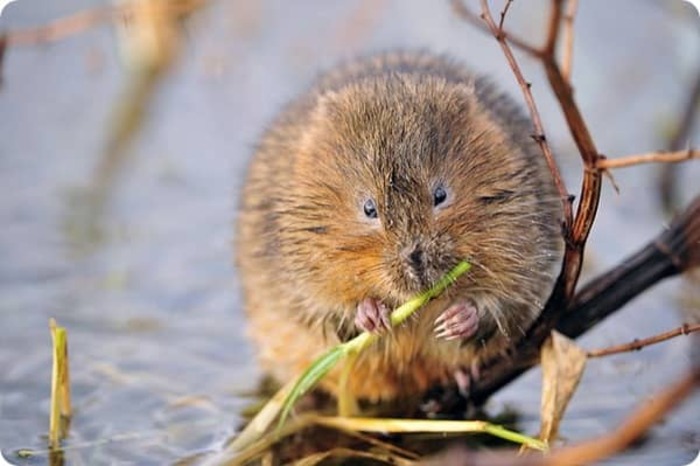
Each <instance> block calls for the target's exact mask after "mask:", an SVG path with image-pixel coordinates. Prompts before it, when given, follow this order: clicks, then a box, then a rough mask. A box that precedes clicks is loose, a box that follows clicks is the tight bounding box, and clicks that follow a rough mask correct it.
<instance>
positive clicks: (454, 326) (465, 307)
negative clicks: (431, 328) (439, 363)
mask: <svg viewBox="0 0 700 466" xmlns="http://www.w3.org/2000/svg"><path fill="white" fill-rule="evenodd" d="M478 328H479V317H478V315H477V311H476V306H475V305H474V304H473V303H471V302H470V301H460V302H458V303H455V304H453V305H452V306H450V307H448V308H447V309H445V310H444V311H443V313H442V314H440V315H439V316H438V318H437V319H435V337H437V338H443V339H445V340H456V339H458V338H459V339H466V338H470V337H472V336H474V334H475V333H476V331H477V330H478Z"/></svg>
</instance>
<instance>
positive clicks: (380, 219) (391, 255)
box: [285, 74, 551, 303]
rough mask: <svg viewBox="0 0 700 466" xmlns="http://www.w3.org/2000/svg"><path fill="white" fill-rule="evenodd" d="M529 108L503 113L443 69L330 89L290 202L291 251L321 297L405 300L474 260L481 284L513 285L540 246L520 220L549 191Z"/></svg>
mask: <svg viewBox="0 0 700 466" xmlns="http://www.w3.org/2000/svg"><path fill="white" fill-rule="evenodd" d="M518 118H519V117H514V118H513V121H508V120H504V119H502V118H496V117H495V116H494V115H493V114H492V113H491V112H490V111H488V110H486V109H485V108H484V107H483V105H482V103H481V102H480V101H479V98H478V95H477V91H476V89H475V86H474V85H467V84H464V83H454V82H448V81H447V80H445V79H442V78H428V77H415V76H411V75H402V74H393V75H387V76H382V77H378V78H375V77H371V78H367V79H365V80H362V81H359V82H354V83H352V84H349V85H347V86H345V87H342V88H340V89H339V90H333V91H327V92H323V93H321V94H320V95H319V96H318V97H317V100H316V101H315V102H314V103H313V110H312V111H311V112H310V117H309V121H307V122H306V125H305V127H304V131H303V136H302V140H301V143H300V155H299V157H298V158H297V159H296V165H295V166H294V167H293V168H292V169H293V171H294V176H293V177H292V179H293V183H294V184H293V186H291V187H290V189H291V190H292V191H293V193H294V196H291V197H290V199H291V200H290V205H289V206H287V213H290V217H289V218H290V222H291V221H292V219H293V224H290V226H289V228H290V230H293V231H290V232H289V233H288V234H289V235H290V240H289V241H288V244H287V245H286V247H288V250H287V251H286V252H287V254H290V255H291V256H295V255H296V256H297V257H298V258H299V260H300V266H299V267H298V270H299V273H304V276H306V277H308V282H309V284H310V285H311V284H314V285H315V288H314V290H315V293H316V294H317V296H315V297H313V298H320V299H326V300H327V301H328V302H332V300H333V299H335V300H336V301H347V303H356V302H358V301H359V300H361V299H363V298H365V297H368V296H373V297H377V298H379V299H382V300H384V301H386V302H389V303H392V302H393V303H398V302H401V301H404V300H405V299H407V298H408V297H409V296H411V295H413V294H415V293H418V292H420V291H422V290H424V289H426V288H428V287H429V286H430V285H432V284H434V283H435V282H436V281H437V280H438V279H439V278H440V277H442V276H443V275H444V274H445V272H447V271H448V270H449V269H450V268H452V267H453V266H455V265H456V264H457V263H458V262H459V261H460V260H462V259H467V260H470V261H472V262H473V263H474V265H476V267H475V268H474V269H473V271H472V272H470V274H469V279H468V282H470V283H471V285H470V286H473V287H478V288H485V289H488V288H491V289H496V288H499V289H501V288H504V287H508V286H510V285H512V283H511V282H513V278H514V277H511V276H510V275H512V274H514V273H515V272H514V270H515V268H513V267H511V266H509V263H514V262H517V261H520V263H521V264H522V261H527V260H529V259H530V258H531V257H530V256H528V254H530V255H531V256H533V257H534V255H537V254H538V253H537V252H536V250H535V249H534V248H536V243H537V242H538V239H537V238H533V237H531V236H532V233H528V234H524V235H523V234H521V232H520V231H519V225H521V222H537V221H540V220H541V219H538V218H537V216H536V215H534V214H533V210H534V209H537V203H538V202H539V198H541V197H542V196H540V194H541V193H542V192H543V191H547V192H548V193H549V191H548V190H549V187H542V186H541V180H540V176H539V175H536V174H534V173H535V172H536V170H537V167H536V166H535V164H532V163H531V161H529V160H528V158H529V156H528V155H526V154H528V153H531V148H525V147H521V146H520V145H519V144H522V145H530V144H533V143H532V141H531V139H530V138H529V134H527V130H525V129H524V128H526V126H525V125H524V124H521V122H520V121H519V120H518ZM513 131H516V132H518V131H519V132H520V133H522V134H515V135H514V134H512V132H513ZM545 184H547V181H546V182H545ZM549 184H550V185H551V181H550V182H549ZM529 230H532V228H529ZM285 243H287V242H285ZM305 258H310V259H311V261H312V262H313V263H312V264H309V263H308V262H307V260H306V259H305ZM532 265H536V264H532ZM303 267H306V268H307V269H308V268H309V267H310V269H308V270H307V272H304V271H303V270H302V269H303ZM509 274H510V275H509Z"/></svg>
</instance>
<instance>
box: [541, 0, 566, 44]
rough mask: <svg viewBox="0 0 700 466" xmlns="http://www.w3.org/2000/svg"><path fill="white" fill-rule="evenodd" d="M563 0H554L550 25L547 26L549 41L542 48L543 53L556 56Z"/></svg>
mask: <svg viewBox="0 0 700 466" xmlns="http://www.w3.org/2000/svg"><path fill="white" fill-rule="evenodd" d="M562 3H563V0H552V11H551V12H550V14H549V27H548V28H547V42H545V44H544V49H543V50H542V54H543V55H549V56H551V57H554V54H555V52H556V48H557V42H558V41H559V30H560V29H561V16H562Z"/></svg>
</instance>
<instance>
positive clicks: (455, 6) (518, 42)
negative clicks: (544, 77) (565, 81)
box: [450, 0, 541, 57]
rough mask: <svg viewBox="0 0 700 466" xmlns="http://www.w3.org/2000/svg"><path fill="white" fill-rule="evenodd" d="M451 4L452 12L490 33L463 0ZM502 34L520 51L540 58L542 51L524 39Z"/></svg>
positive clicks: (453, 0)
mask: <svg viewBox="0 0 700 466" xmlns="http://www.w3.org/2000/svg"><path fill="white" fill-rule="evenodd" d="M450 4H451V5H452V11H454V13H455V14H456V15H457V16H459V17H460V18H462V19H463V20H465V21H467V22H468V23H471V24H472V25H473V26H476V27H477V28H478V29H481V30H482V31H484V32H490V31H489V28H488V26H486V24H484V22H483V21H482V20H481V17H479V15H477V14H476V13H474V12H473V11H471V10H470V9H469V8H468V7H467V6H466V5H465V4H464V3H463V1H462V0H450ZM502 34H503V37H504V38H507V39H508V42H510V43H511V44H513V46H515V47H517V48H518V49H520V50H522V51H524V52H526V53H528V54H530V55H532V56H533V57H539V56H540V55H541V52H540V50H538V49H537V48H536V47H533V46H532V45H530V44H529V43H528V42H527V41H525V40H523V39H522V38H520V37H518V36H516V35H514V34H511V33H508V32H506V31H503V32H502Z"/></svg>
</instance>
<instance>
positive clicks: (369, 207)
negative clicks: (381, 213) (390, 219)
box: [362, 199, 377, 218]
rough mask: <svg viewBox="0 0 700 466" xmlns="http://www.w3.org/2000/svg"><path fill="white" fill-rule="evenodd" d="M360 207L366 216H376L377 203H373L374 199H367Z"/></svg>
mask: <svg viewBox="0 0 700 466" xmlns="http://www.w3.org/2000/svg"><path fill="white" fill-rule="evenodd" d="M362 208H363V209H364V211H365V216H366V217H367V218H377V205H376V204H375V203H374V199H367V200H366V201H365V205H364V206H363V207H362Z"/></svg>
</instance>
